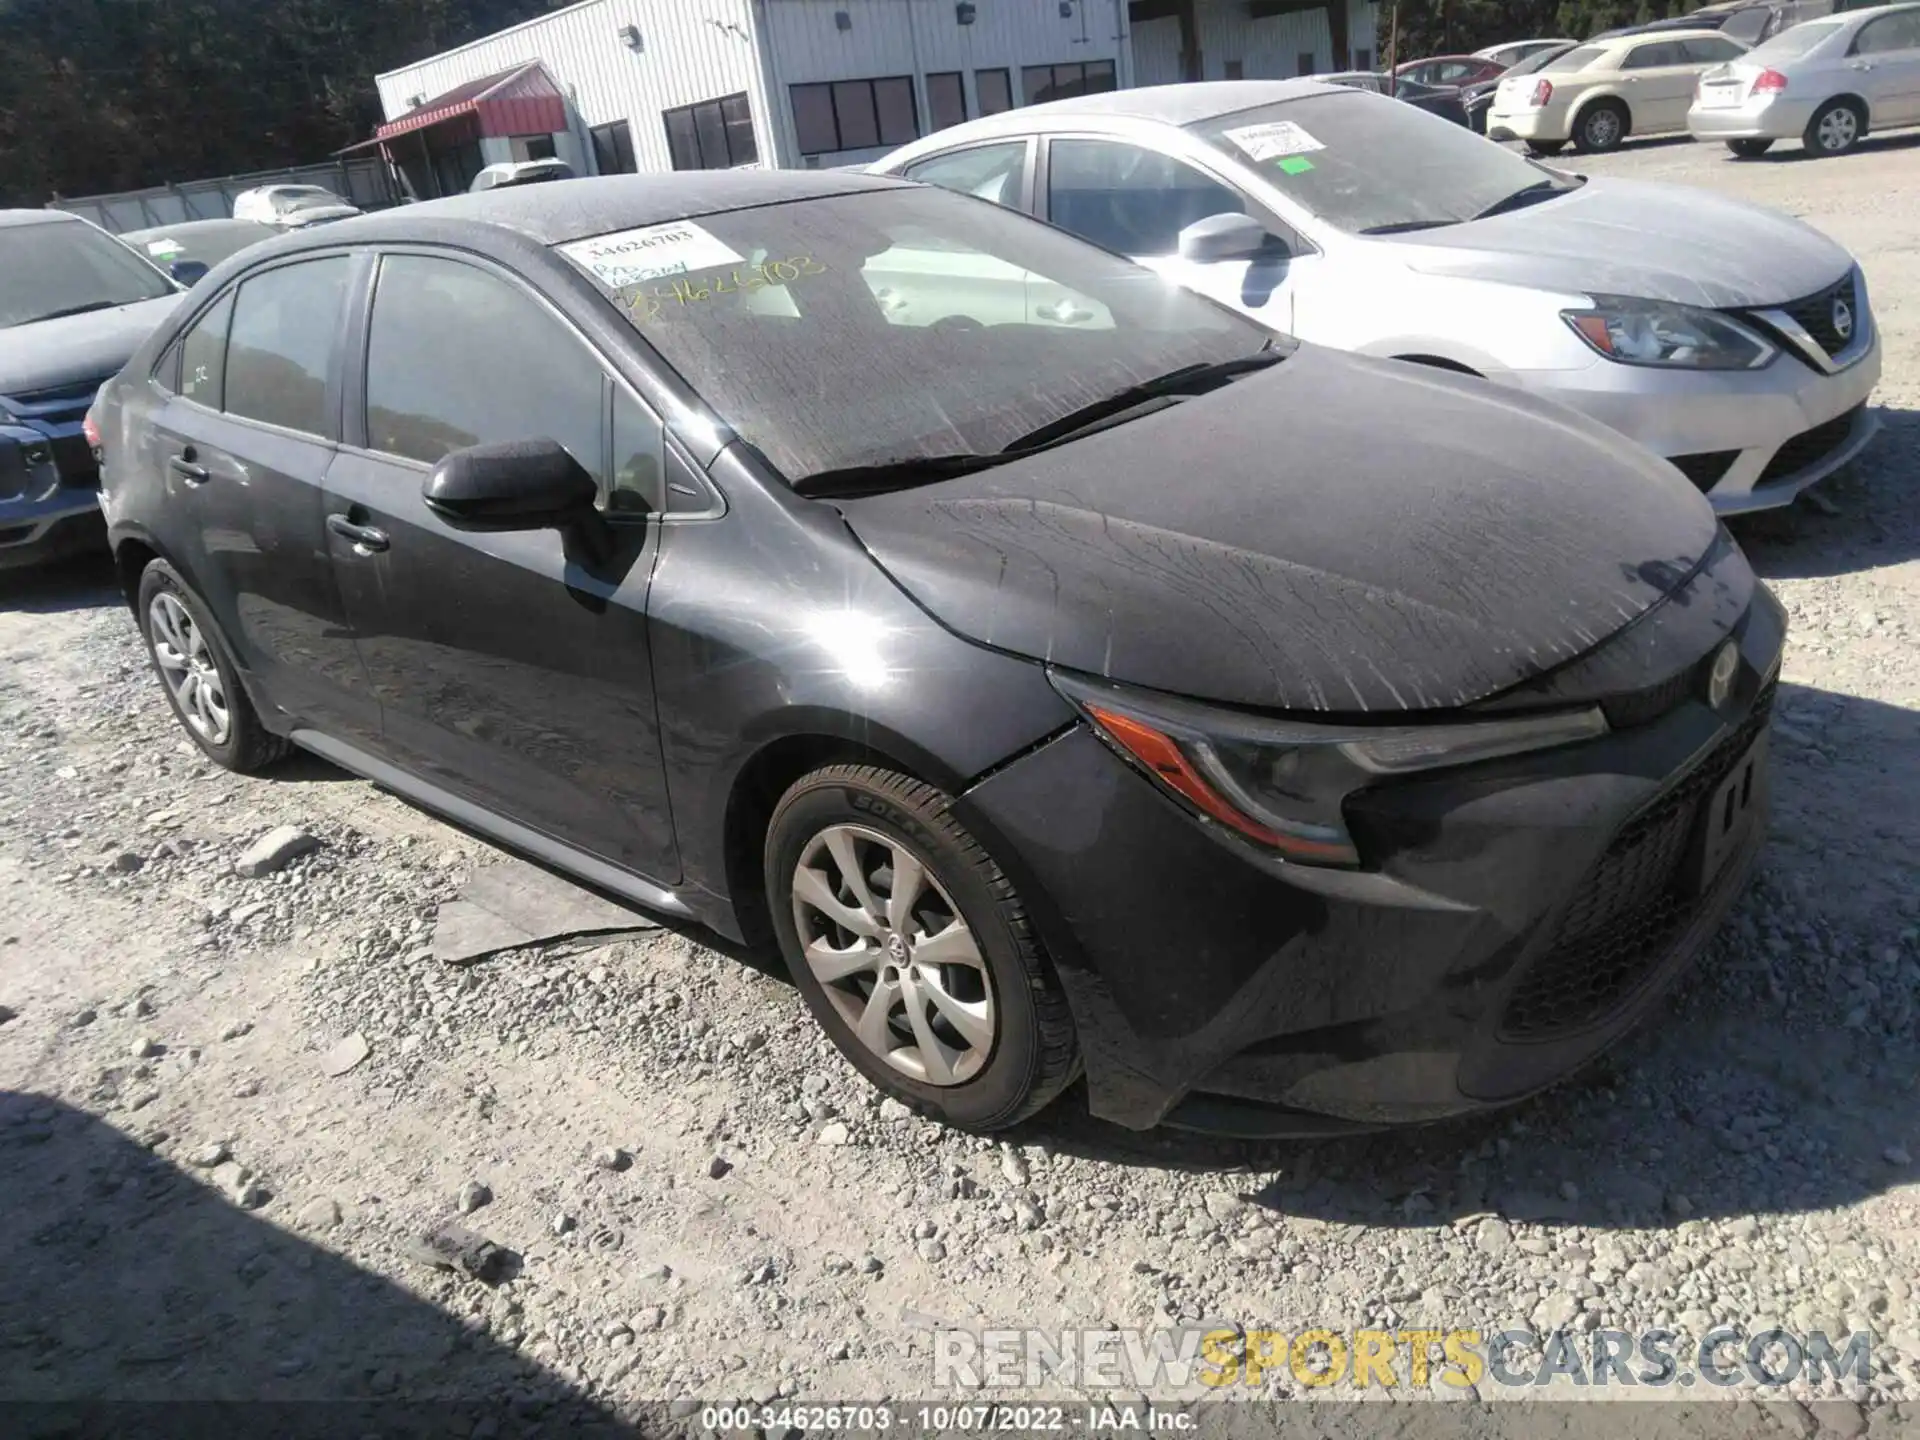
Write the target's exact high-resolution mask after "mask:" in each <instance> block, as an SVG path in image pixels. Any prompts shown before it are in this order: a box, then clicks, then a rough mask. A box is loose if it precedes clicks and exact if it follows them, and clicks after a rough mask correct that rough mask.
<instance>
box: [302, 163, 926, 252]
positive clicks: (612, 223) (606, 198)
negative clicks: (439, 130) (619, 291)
mask: <svg viewBox="0 0 1920 1440" xmlns="http://www.w3.org/2000/svg"><path fill="white" fill-rule="evenodd" d="M905 183H908V182H904V181H900V180H895V179H892V178H890V177H887V176H881V175H870V174H867V173H866V172H864V171H844V170H675V171H668V172H665V173H662V174H651V175H590V176H584V177H581V178H578V179H574V180H555V181H552V182H550V183H548V184H545V185H507V186H502V187H500V188H498V189H494V190H481V191H477V192H474V193H472V194H468V195H454V196H450V197H448V198H447V199H444V200H425V201H421V202H420V203H418V204H414V205H398V206H395V207H394V208H392V209H390V210H377V211H373V212H371V213H368V214H362V215H356V216H353V217H351V218H349V219H346V220H336V221H334V222H332V223H331V224H327V225H321V226H316V227H314V228H313V229H312V230H310V231H299V232H295V234H294V235H292V236H288V237H287V238H286V239H283V240H280V241H277V242H275V247H274V248H275V252H276V253H278V254H286V253H288V252H289V251H291V250H294V249H307V248H315V249H317V248H320V247H323V246H334V245H365V244H374V243H379V242H383V241H394V242H405V241H409V240H419V241H423V242H433V241H437V240H444V239H445V238H446V236H447V234H448V232H449V229H451V228H459V227H478V228H482V229H494V230H502V231H508V232H511V233H514V234H517V235H520V236H523V237H525V238H527V239H530V240H533V241H535V242H536V243H538V244H541V245H564V244H566V243H567V242H569V241H572V240H586V239H589V238H591V237H593V236H595V235H605V234H609V233H610V232H612V231H615V230H635V229H639V228H641V227H643V226H647V225H661V224H665V223H667V222H669V221H673V220H688V219H692V218H694V217H695V216H699V215H717V214H720V213H722V212H724V211H728V210H746V209H751V208H752V207H754V206H758V205H779V204H784V203H786V202H788V201H793V200H812V199H817V198H820V197H822V196H829V195H851V194H858V193H860V192H862V191H868V190H885V189H892V188H897V187H899V186H901V185H902V184H905Z"/></svg>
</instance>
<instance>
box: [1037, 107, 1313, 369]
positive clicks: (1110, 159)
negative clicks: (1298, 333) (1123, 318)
mask: <svg viewBox="0 0 1920 1440" xmlns="http://www.w3.org/2000/svg"><path fill="white" fill-rule="evenodd" d="M1043 173H1044V179H1043V183H1042V184H1041V185H1040V186H1039V187H1037V188H1038V189H1039V190H1040V191H1041V192H1043V194H1044V197H1045V205H1046V218H1047V219H1049V220H1051V221H1052V222H1053V223H1054V224H1055V225H1058V226H1059V227H1060V228H1061V229H1063V230H1071V231H1072V232H1073V233H1074V234H1076V235H1079V236H1081V237H1082V238H1083V239H1087V240H1091V241H1092V242H1093V243H1094V244H1096V245H1101V246H1104V247H1105V248H1106V249H1108V250H1114V251H1118V252H1119V253H1120V254H1122V255H1126V256H1128V257H1129V258H1131V259H1133V260H1135V261H1137V262H1138V263H1140V264H1141V265H1144V266H1146V267H1147V268H1148V269H1150V270H1154V271H1157V272H1158V273H1159V274H1161V275H1163V276H1165V277H1166V278H1167V279H1168V280H1171V281H1173V282H1174V283H1175V284H1177V285H1183V286H1185V287H1186V288H1188V289H1190V290H1195V291H1198V292H1199V293H1200V294H1202V295H1205V296H1208V297H1209V298H1211V299H1214V300H1218V301H1220V302H1221V303H1222V304H1225V305H1231V306H1232V307H1233V308H1234V309H1236V310H1241V311H1244V312H1245V313H1246V314H1249V315H1251V316H1253V317H1254V318H1255V319H1256V320H1259V321H1260V322H1261V323H1262V324H1265V325H1269V326H1272V327H1273V328H1274V329H1276V330H1284V331H1288V332H1292V331H1293V329H1294V301H1293V294H1294V286H1295V284H1296V282H1297V281H1298V280H1299V279H1300V277H1301V275H1302V273H1303V270H1304V268H1306V267H1305V266H1303V263H1302V262H1303V261H1304V260H1307V259H1308V258H1309V257H1305V256H1302V255H1299V254H1297V253H1292V252H1294V251H1297V250H1299V249H1303V248H1304V247H1301V246H1296V245H1289V244H1287V243H1285V242H1282V241H1276V244H1275V247H1274V250H1273V253H1271V254H1268V255H1263V256H1260V257H1258V258H1257V259H1254V260H1219V261H1212V262H1208V263H1200V262H1196V261H1192V260H1187V259H1185V258H1183V257H1182V256H1181V254H1180V232H1181V231H1182V230H1183V229H1185V228H1186V227H1187V226H1188V225H1191V224H1192V223H1193V222H1194V221H1196V220H1204V219H1206V218H1207V217H1208V216H1210V215H1221V214H1235V215H1240V214H1247V213H1249V211H1250V209H1251V207H1250V206H1249V205H1248V203H1247V201H1246V199H1245V197H1243V196H1242V195H1241V194H1240V193H1239V192H1238V191H1236V190H1234V189H1233V188H1232V187H1231V186H1229V185H1227V184H1225V183H1224V182H1222V181H1220V180H1217V179H1215V178H1214V177H1213V176H1211V175H1208V174H1206V173H1205V172H1204V171H1202V170H1201V169H1199V167H1197V166H1195V165H1192V164H1189V163H1188V162H1187V161H1185V160H1182V159H1180V158H1179V157H1177V156H1173V155H1168V154H1165V153H1163V152H1161V151H1158V150H1152V149H1149V148H1147V147H1146V146H1144V145H1136V144H1134V143H1132V142H1130V141H1124V140H1107V139H1100V138H1096V137H1092V136H1087V137H1080V136H1073V137H1062V138H1060V139H1056V140H1053V141H1051V142H1049V144H1048V146H1047V155H1046V163H1045V169H1044V172H1043ZM1260 218H1261V219H1263V220H1270V217H1267V216H1261V217H1260Z"/></svg>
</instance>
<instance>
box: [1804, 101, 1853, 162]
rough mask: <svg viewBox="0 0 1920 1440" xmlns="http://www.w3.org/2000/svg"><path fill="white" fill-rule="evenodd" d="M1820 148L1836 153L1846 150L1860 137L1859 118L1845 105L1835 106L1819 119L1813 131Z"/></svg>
mask: <svg viewBox="0 0 1920 1440" xmlns="http://www.w3.org/2000/svg"><path fill="white" fill-rule="evenodd" d="M1814 134H1815V135H1817V136H1818V137H1819V140H1820V148H1821V149H1822V150H1829V151H1834V152H1838V151H1841V150H1845V149H1847V148H1848V147H1849V146H1851V145H1852V144H1853V142H1854V141H1855V140H1856V139H1858V138H1859V135H1860V117H1859V116H1858V115H1855V114H1854V113H1853V111H1852V110H1851V109H1850V108H1848V107H1847V106H1845V105H1836V106H1834V107H1833V108H1832V109H1831V110H1829V111H1827V113H1826V114H1824V115H1822V116H1821V117H1820V124H1819V127H1818V128H1817V129H1816V130H1815V131H1814Z"/></svg>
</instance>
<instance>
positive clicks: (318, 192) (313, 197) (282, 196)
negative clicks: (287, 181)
mask: <svg viewBox="0 0 1920 1440" xmlns="http://www.w3.org/2000/svg"><path fill="white" fill-rule="evenodd" d="M343 203H344V202H343V201H342V200H341V199H340V197H339V196H338V195H336V194H334V193H333V192H332V191H331V190H322V189H319V188H318V187H317V186H304V187H302V188H301V189H298V190H276V191H274V194H273V208H274V209H275V210H280V211H290V210H308V209H311V208H312V207H314V206H315V205H339V204H343Z"/></svg>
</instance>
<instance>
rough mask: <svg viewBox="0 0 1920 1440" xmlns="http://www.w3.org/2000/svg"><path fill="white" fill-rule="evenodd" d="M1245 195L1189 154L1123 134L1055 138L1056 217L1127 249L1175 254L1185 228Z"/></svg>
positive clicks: (1050, 197) (1242, 208)
mask: <svg viewBox="0 0 1920 1440" xmlns="http://www.w3.org/2000/svg"><path fill="white" fill-rule="evenodd" d="M1246 209H1247V206H1246V202H1245V201H1243V200H1242V199H1241V198H1240V196H1239V195H1238V194H1236V193H1235V192H1234V191H1232V190H1230V189H1228V188H1227V187H1226V186H1225V185H1222V184H1221V183H1220V182H1219V181H1217V180H1214V179H1212V178H1211V177H1210V176H1207V175H1203V174H1202V173H1201V172H1200V171H1198V170H1196V169H1194V167H1193V166H1191V165H1189V164H1187V163H1186V161H1184V160H1177V159H1175V158H1174V157H1173V156H1171V155H1165V154H1162V153H1161V152H1160V151H1158V150H1149V149H1147V148H1145V147H1144V146H1141V145H1131V144H1127V143H1126V142H1124V141H1119V140H1055V141H1054V142H1053V144H1052V146H1051V147H1050V148H1049V149H1048V152H1047V212H1048V218H1050V219H1051V220H1052V221H1053V223H1054V224H1056V225H1058V226H1060V227H1061V228H1062V229H1063V230H1071V231H1072V232H1073V233H1074V234H1076V235H1078V236H1080V237H1082V238H1083V239H1086V240H1091V241H1092V242H1093V243H1094V244H1096V245H1104V246H1105V247H1106V248H1107V249H1109V250H1113V251H1117V252H1118V253H1119V254H1122V255H1131V256H1134V257H1136V258H1137V257H1140V256H1158V255H1172V254H1174V253H1175V252H1176V251H1178V250H1179V248H1180V232H1181V231H1182V230H1184V229H1185V228H1186V227H1187V226H1189V225H1191V224H1192V223H1193V222H1194V221H1196V220H1204V219H1206V218H1207V217H1208V216H1209V215H1221V214H1230V215H1243V214H1245V213H1246Z"/></svg>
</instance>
